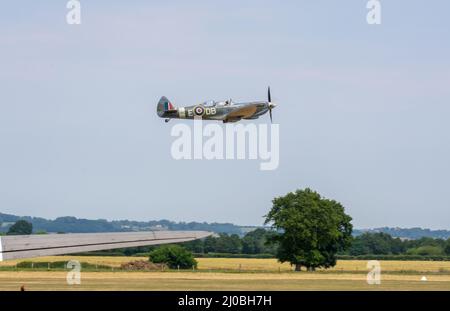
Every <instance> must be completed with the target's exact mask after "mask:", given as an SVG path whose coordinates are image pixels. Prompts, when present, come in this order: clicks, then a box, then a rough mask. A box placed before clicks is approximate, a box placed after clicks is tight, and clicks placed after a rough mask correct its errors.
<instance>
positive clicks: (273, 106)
mask: <svg viewBox="0 0 450 311" xmlns="http://www.w3.org/2000/svg"><path fill="white" fill-rule="evenodd" d="M276 106H277V104H275V103H272V102H270V103H269V107H270V109H272V108H275V107H276Z"/></svg>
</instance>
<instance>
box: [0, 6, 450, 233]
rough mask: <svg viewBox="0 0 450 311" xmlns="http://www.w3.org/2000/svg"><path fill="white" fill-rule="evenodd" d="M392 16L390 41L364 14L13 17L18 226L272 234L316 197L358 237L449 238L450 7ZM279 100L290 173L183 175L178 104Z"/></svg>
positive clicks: (7, 87)
mask: <svg viewBox="0 0 450 311" xmlns="http://www.w3.org/2000/svg"><path fill="white" fill-rule="evenodd" d="M344 3H345V5H344ZM382 4H383V6H382V9H383V10H382V13H383V16H382V25H379V26H369V25H367V23H366V12H367V10H366V8H365V6H366V1H364V0H349V1H345V2H344V1H332V0H329V1H325V0H322V1H317V0H314V1H313V0H311V1H283V2H282V3H280V2H279V1H221V2H217V1H216V2H212V1H189V2H187V1H172V2H171V3H170V4H162V2H157V3H152V2H151V1H94V0H89V1H82V25H79V26H69V25H67V24H66V23H65V15H66V12H67V9H66V7H65V5H66V1H63V0H61V1H39V2H37V1H24V0H16V1H10V2H9V3H4V4H2V5H1V10H0V211H1V212H4V213H13V214H19V215H33V216H43V217H49V218H54V217H57V216H64V215H72V216H77V217H85V218H107V219H123V218H127V219H136V220H146V219H161V218H167V219H171V220H183V221H190V220H197V221H219V222H225V221H229V222H234V223H237V224H256V225H258V224H261V223H262V222H263V218H262V216H263V215H264V214H265V213H266V212H267V211H268V210H269V209H270V207H271V199H272V198H273V197H274V196H277V195H283V194H285V193H287V192H289V191H292V190H295V189H297V188H303V187H307V186H309V187H311V188H313V189H315V190H317V191H319V192H320V193H322V194H323V195H324V196H326V197H329V198H334V199H336V200H338V201H340V202H342V203H343V204H344V205H345V206H346V208H347V211H348V212H349V214H351V216H352V217H353V218H354V225H355V226H356V227H376V226H402V227H411V226H422V227H431V228H446V229H449V228H450V224H449V219H450V199H449V197H448V189H449V184H450V183H449V178H450V177H449V176H450V161H449V159H450V140H449V138H450V137H449V136H450V135H449V133H450V122H449V121H448V119H449V115H450V60H449V55H450V40H449V34H450V33H449V32H450V20H449V18H448V12H449V11H450V3H449V2H448V1H444V0H441V1H439V0H435V1H419V0H412V1H406V0H397V1H386V0H384V1H382ZM269 84H270V85H271V86H272V92H273V97H274V99H275V100H276V101H277V103H278V104H279V106H278V107H277V108H276V109H275V110H274V120H275V121H276V122H277V123H279V124H280V133H281V146H280V156H281V159H280V161H281V162H280V167H279V169H278V170H276V171H273V172H261V171H259V169H258V167H259V164H258V162H254V161H212V162H208V161H178V162H177V161H175V160H172V158H171V156H170V144H171V142H172V141H173V138H171V137H170V128H171V124H170V123H169V124H165V123H164V122H163V120H161V119H159V118H157V116H156V113H155V105H156V103H157V101H158V99H159V97H160V96H162V95H166V96H167V97H168V98H170V99H171V100H172V102H173V103H174V104H175V105H185V104H186V105H190V104H193V103H198V102H200V101H203V100H206V99H227V98H230V97H231V98H233V99H234V100H237V101H238V100H251V99H265V97H266V87H267V85H269ZM267 121H268V117H267V116H264V117H263V118H262V120H261V121H260V122H267ZM184 122H186V121H184Z"/></svg>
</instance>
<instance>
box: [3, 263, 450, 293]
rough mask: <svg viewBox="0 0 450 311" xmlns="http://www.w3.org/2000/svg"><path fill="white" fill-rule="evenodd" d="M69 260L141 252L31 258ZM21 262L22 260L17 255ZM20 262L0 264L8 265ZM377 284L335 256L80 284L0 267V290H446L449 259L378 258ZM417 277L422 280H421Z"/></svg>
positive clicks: (116, 274) (57, 275)
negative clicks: (303, 264)
mask: <svg viewBox="0 0 450 311" xmlns="http://www.w3.org/2000/svg"><path fill="white" fill-rule="evenodd" d="M71 259H75V260H79V261H80V262H85V263H91V264H98V265H108V266H111V267H115V268H118V267H119V266H120V264H122V263H126V262H129V261H133V260H147V258H145V257H91V256H85V257H81V256H52V257H43V258H37V259H33V260H32V261H34V262H56V261H68V260H71ZM20 261H23V260H20ZM20 261H6V262H2V263H0V269H1V268H2V267H6V268H8V267H9V268H11V267H14V266H15V264H16V263H17V262H20ZM380 262H381V269H382V276H381V278H382V279H381V285H368V284H367V282H366V274H367V272H368V269H367V267H366V265H367V261H359V260H349V261H339V262H338V264H337V265H336V267H335V268H333V269H329V270H326V271H323V270H318V271H316V272H306V271H302V272H293V271H292V268H291V267H290V265H288V264H280V263H278V262H277V261H276V259H248V258H245V259H244V258H199V259H198V263H199V264H198V269H197V270H196V271H192V270H191V271H176V270H175V271H165V272H162V271H150V272H140V271H130V272H126V271H121V270H118V269H114V271H99V272H96V271H83V270H82V273H81V285H67V283H66V275H67V272H66V271H61V270H59V271H58V270H50V271H45V270H30V269H25V270H23V271H20V270H19V271H15V270H13V269H11V270H10V271H0V290H18V289H19V288H20V286H22V285H24V286H25V288H26V290H182V291H184V290H368V291H369V290H446V291H449V290H450V262H445V261H380ZM422 276H426V277H427V281H421V278H422Z"/></svg>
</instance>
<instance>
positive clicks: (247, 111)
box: [225, 104, 257, 119]
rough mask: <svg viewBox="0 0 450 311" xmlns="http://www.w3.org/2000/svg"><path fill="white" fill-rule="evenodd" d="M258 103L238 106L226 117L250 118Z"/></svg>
mask: <svg viewBox="0 0 450 311" xmlns="http://www.w3.org/2000/svg"><path fill="white" fill-rule="evenodd" d="M256 107H257V104H248V105H245V106H242V107H240V108H237V109H235V110H233V111H231V112H230V113H228V114H227V115H226V116H225V119H235V118H250V117H251V116H253V115H254V114H255V112H256Z"/></svg>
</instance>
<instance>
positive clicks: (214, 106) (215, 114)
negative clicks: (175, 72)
mask: <svg viewBox="0 0 450 311" xmlns="http://www.w3.org/2000/svg"><path fill="white" fill-rule="evenodd" d="M275 107H276V104H275V103H273V102H272V97H271V95H270V87H269V88H268V90H267V101H254V102H245V103H236V102H233V101H232V100H231V99H230V100H226V101H213V100H210V101H206V102H204V103H202V104H199V105H193V106H186V107H179V108H177V107H175V106H174V105H173V104H172V103H171V102H170V101H169V100H168V99H167V98H166V97H165V96H163V97H161V99H160V100H159V102H158V106H157V109H156V112H157V114H158V116H159V117H161V118H165V121H166V122H169V121H170V119H194V118H195V117H199V118H202V119H203V120H216V121H222V122H223V123H228V122H237V121H240V120H241V119H244V120H253V119H258V118H259V117H260V116H262V115H263V114H265V113H266V112H267V111H268V112H269V115H270V122H272V109H273V108H275Z"/></svg>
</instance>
